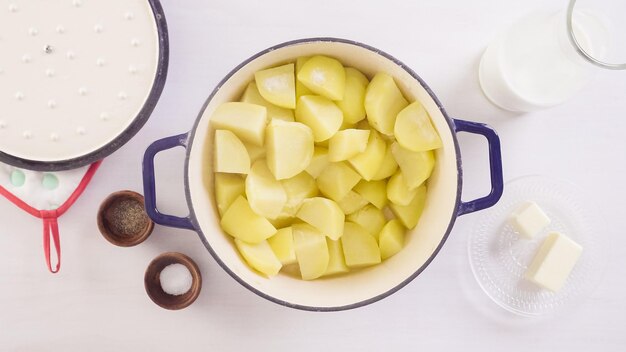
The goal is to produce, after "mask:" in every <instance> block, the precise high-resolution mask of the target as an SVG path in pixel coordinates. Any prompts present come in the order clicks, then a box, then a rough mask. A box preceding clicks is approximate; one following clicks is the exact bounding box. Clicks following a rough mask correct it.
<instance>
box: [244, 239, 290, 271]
mask: <svg viewBox="0 0 626 352" xmlns="http://www.w3.org/2000/svg"><path fill="white" fill-rule="evenodd" d="M235 245H236V246H237V249H238V250H239V253H241V256H242V257H243V259H245V260H246V262H247V263H248V265H250V266H251V267H252V268H253V269H255V270H256V271H258V272H260V273H262V274H265V275H267V276H269V277H271V276H275V275H276V274H278V272H279V271H280V268H281V267H282V266H283V265H282V264H281V263H280V261H279V260H278V258H277V257H276V255H275V254H274V252H273V251H272V248H271V247H270V245H269V244H267V241H263V242H259V243H256V244H250V243H246V242H244V241H241V240H238V239H235Z"/></svg>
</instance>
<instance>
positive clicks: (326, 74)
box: [298, 55, 346, 100]
mask: <svg viewBox="0 0 626 352" xmlns="http://www.w3.org/2000/svg"><path fill="white" fill-rule="evenodd" d="M298 81H300V82H302V83H303V84H304V85H305V86H306V87H307V88H309V89H310V90H311V91H312V92H314V93H315V94H319V95H321V96H323V97H326V98H328V99H331V100H341V99H343V96H344V92H345V90H346V70H345V69H344V67H343V65H342V64H341V62H339V61H338V60H336V59H333V58H330V57H327V56H322V55H317V56H313V57H311V58H310V59H308V60H307V61H306V62H305V63H304V65H303V66H302V68H301V69H300V72H298Z"/></svg>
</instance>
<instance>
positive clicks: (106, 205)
mask: <svg viewBox="0 0 626 352" xmlns="http://www.w3.org/2000/svg"><path fill="white" fill-rule="evenodd" d="M123 202H126V203H125V204H128V202H135V203H136V204H137V205H139V206H141V209H144V210H143V213H142V215H141V216H140V218H139V219H132V218H130V219H127V220H125V221H127V223H126V224H125V225H126V226H128V225H132V223H131V224H129V223H128V222H132V221H141V222H145V226H143V227H141V228H139V229H138V230H136V231H134V232H133V233H121V232H120V230H119V229H120V228H121V225H120V224H115V223H114V222H115V221H119V220H118V219H116V218H117V217H119V216H120V209H117V208H118V207H119V206H120V204H124V203H123ZM129 214H130V213H129ZM136 215H137V214H136V212H135V216H136ZM144 216H145V217H144ZM98 229H99V230H100V233H102V236H104V238H106V239H107V241H109V242H111V243H112V244H114V245H116V246H120V247H132V246H136V245H138V244H140V243H141V242H143V241H145V240H146V238H148V236H150V234H151V233H152V230H153V229H154V222H152V220H151V219H150V217H148V214H146V212H145V203H144V199H143V196H142V195H141V194H139V193H137V192H133V191H119V192H115V193H112V194H111V195H109V196H108V197H107V198H106V199H105V200H104V201H103V202H102V204H101V205H100V209H99V210H98Z"/></svg>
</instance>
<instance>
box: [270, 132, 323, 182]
mask: <svg viewBox="0 0 626 352" xmlns="http://www.w3.org/2000/svg"><path fill="white" fill-rule="evenodd" d="M265 145H266V147H267V166H268V167H269V169H270V171H271V172H272V174H273V175H274V177H276V179H277V180H283V179H286V178H290V177H293V176H295V175H297V174H299V173H301V172H302V171H304V169H306V168H307V166H309V163H310V162H311V158H313V132H311V129H310V128H309V127H307V125H305V124H302V123H299V122H286V121H280V120H274V121H272V122H271V123H270V124H269V126H267V131H266V132H265Z"/></svg>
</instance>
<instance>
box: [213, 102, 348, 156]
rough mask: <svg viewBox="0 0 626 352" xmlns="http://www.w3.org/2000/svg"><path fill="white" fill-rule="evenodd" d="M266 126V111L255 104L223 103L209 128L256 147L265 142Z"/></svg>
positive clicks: (214, 113)
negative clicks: (225, 132)
mask: <svg viewBox="0 0 626 352" xmlns="http://www.w3.org/2000/svg"><path fill="white" fill-rule="evenodd" d="M340 111H341V110H340ZM266 125H267V109H266V108H265V107H264V106H261V105H256V104H249V103H240V102H229V103H224V104H222V105H220V106H218V107H217V108H216V109H215V111H214V112H213V115H211V126H213V128H215V129H216V130H229V131H231V132H233V133H234V134H235V135H237V137H239V139H241V141H243V142H248V143H252V144H255V145H258V146H262V145H263V143H264V141H265V126H266Z"/></svg>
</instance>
